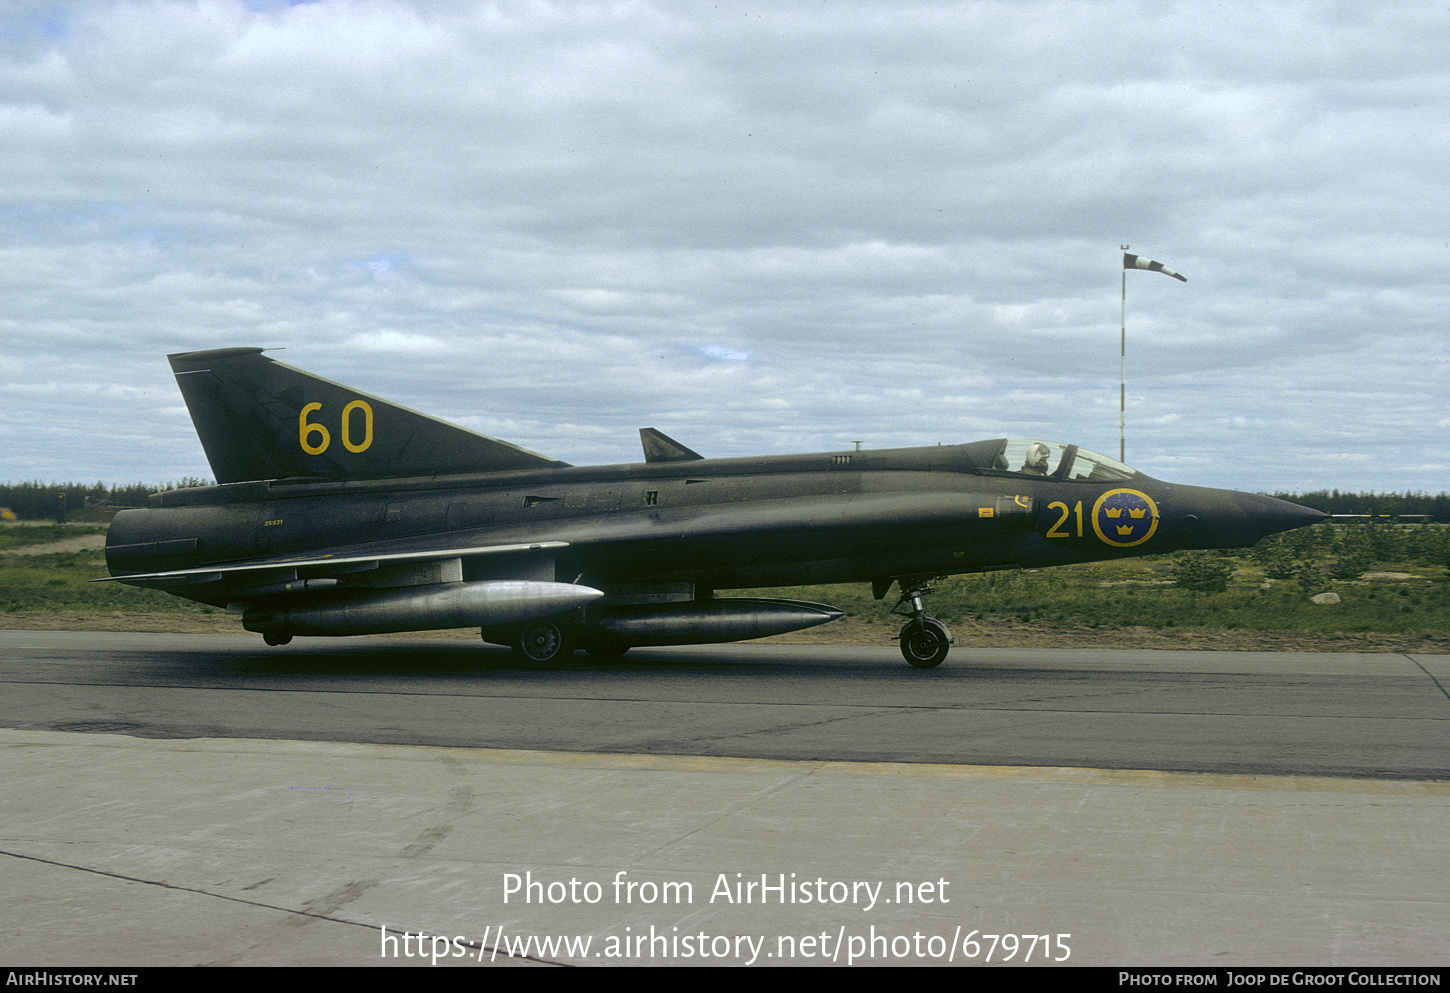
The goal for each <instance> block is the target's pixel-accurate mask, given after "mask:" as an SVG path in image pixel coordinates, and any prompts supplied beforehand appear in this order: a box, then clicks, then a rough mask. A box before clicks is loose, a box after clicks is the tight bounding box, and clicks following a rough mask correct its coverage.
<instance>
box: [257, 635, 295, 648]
mask: <svg viewBox="0 0 1450 993" xmlns="http://www.w3.org/2000/svg"><path fill="white" fill-rule="evenodd" d="M262 640H263V641H265V642H266V643H267V644H269V645H271V646H272V647H273V648H276V647H277V646H278V645H285V644H287V642H289V641H291V640H292V636H291V635H290V634H266V633H264V634H263V635H262Z"/></svg>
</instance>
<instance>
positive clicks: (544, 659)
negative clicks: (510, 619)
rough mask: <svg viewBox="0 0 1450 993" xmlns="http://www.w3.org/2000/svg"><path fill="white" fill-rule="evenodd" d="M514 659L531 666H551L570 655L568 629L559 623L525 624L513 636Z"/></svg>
mask: <svg viewBox="0 0 1450 993" xmlns="http://www.w3.org/2000/svg"><path fill="white" fill-rule="evenodd" d="M513 649H514V657H515V658H516V659H518V660H519V661H521V662H527V663H529V664H531V665H553V664H554V663H555V662H558V661H559V660H560V659H563V658H565V657H567V656H568V655H570V654H571V653H572V652H573V651H574V648H573V646H572V645H570V644H569V629H568V628H567V627H565V626H564V624H563V622H561V621H553V620H542V621H534V622H533V623H532V624H526V625H525V626H524V628H523V630H521V631H520V632H519V633H518V634H517V635H515V636H514V643H513Z"/></svg>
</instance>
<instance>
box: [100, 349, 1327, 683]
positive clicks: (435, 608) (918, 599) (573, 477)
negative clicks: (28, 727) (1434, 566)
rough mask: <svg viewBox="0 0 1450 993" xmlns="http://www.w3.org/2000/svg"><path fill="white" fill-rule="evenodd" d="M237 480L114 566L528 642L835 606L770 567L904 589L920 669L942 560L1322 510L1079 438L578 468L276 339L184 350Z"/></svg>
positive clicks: (1107, 553) (347, 617)
mask: <svg viewBox="0 0 1450 993" xmlns="http://www.w3.org/2000/svg"><path fill="white" fill-rule="evenodd" d="M170 361H171V368H172V370H173V371H174V372H175V374H176V380H177V383H178V385H179V386H180V388H181V393H182V396H183V397H184V398H185V400H186V405H187V409H188V410H189V411H190V413H191V418H192V421H193V423H194V424H195V425H196V430H197V433H198V435H199V436H200V438H201V443H202V447H203V448H204V449H205V451H206V456H207V459H208V460H209V462H210V463H211V467H212V471H213V473H214V474H215V476H216V480H217V485H214V486H206V487H197V488H192V489H179V490H169V491H166V492H163V493H158V494H154V495H153V496H152V497H151V503H152V506H151V507H150V508H148V509H144V510H129V511H123V512H121V513H119V514H117V515H116V517H115V520H114V521H113V523H112V524H111V528H110V532H109V534H108V536H107V539H106V562H107V565H108V567H109V569H110V572H111V578H112V579H115V580H119V581H121V582H124V583H130V584H132V585H135V586H143V587H150V588H154V589H161V590H165V591H166V592H168V593H173V594H175V595H177V596H181V597H186V598H187V599H191V600H196V601H200V602H202V603H208V604H214V605H216V606H219V607H227V608H230V609H231V610H233V611H234V612H237V613H240V614H241V618H242V625H243V627H245V628H246V629H247V630H249V631H256V632H260V633H261V635H262V637H263V638H264V639H265V641H266V642H267V644H269V645H284V644H286V643H287V642H289V641H290V640H291V639H292V637H293V636H294V635H352V634H376V633H384V632H396V631H420V630H428V629H434V628H454V627H477V628H479V629H480V632H481V634H482V636H483V639H484V640H485V641H488V642H493V643H496V644H502V645H511V646H513V649H514V652H515V653H516V654H517V655H518V656H519V657H520V658H522V659H524V660H526V661H528V662H531V663H538V664H545V663H550V662H553V661H555V660H558V659H560V658H561V657H563V656H564V655H566V654H567V653H570V652H572V651H574V650H575V649H576V648H579V647H582V648H584V649H586V650H588V651H589V652H591V653H595V654H602V655H618V654H621V653H623V652H625V651H627V650H628V649H629V648H630V647H631V646H637V645H684V644H703V643H709V642H722V641H738V640H743V639H747V638H759V637H763V636H765V635H771V634H780V633H783V632H787V631H795V630H800V629H803V628H807V627H811V626H813V625H817V624H824V623H826V622H827V621H830V620H834V619H835V618H837V617H840V616H841V612H840V611H838V610H836V609H835V608H833V607H829V606H826V605H823V604H818V603H810V602H806V601H799V600H780V599H766V598H739V597H717V596H716V595H715V591H716V590H728V589H739V588H742V587H752V586H798V585H809V584H814V583H843V582H863V583H865V582H869V583H870V584H871V586H872V591H873V592H874V594H875V596H876V598H877V599H878V600H880V599H883V598H884V597H885V596H886V594H887V593H888V591H889V590H890V589H891V588H892V587H893V586H895V587H896V588H897V590H898V595H899V599H898V601H897V604H896V609H895V610H894V611H893V613H901V614H903V615H904V616H906V617H907V618H908V620H907V622H906V625H905V627H903V628H902V630H901V635H900V641H901V652H902V655H903V656H904V657H905V659H906V661H907V662H909V663H910V664H911V665H913V666H916V667H918V668H931V667H933V666H936V665H938V664H940V663H941V661H942V660H943V659H945V658H946V655H947V651H948V648H949V646H950V645H951V643H952V636H951V634H950V632H949V631H948V630H947V628H946V625H944V624H942V623H941V621H939V620H937V619H935V618H933V617H930V616H928V615H927V612H926V606H925V602H924V601H925V598H926V596H927V595H928V594H929V593H930V592H931V586H930V582H931V580H932V579H933V578H935V577H939V576H944V575H950V574H956V573H971V572H984V571H989V570H996V569H1010V568H1016V567H1033V568H1036V567H1041V566H1051V565H1062V564H1066V563H1072V562H1088V561H1093V560H1098V559H1110V558H1120V557H1125V556H1133V555H1145V554H1151V553H1158V552H1168V551H1174V550H1176V549H1183V548H1231V547H1237V546H1242V545H1250V544H1253V543H1254V542H1255V541H1257V540H1258V539H1259V538H1262V537H1264V536H1265V535H1269V534H1274V533H1275V532H1278V531H1285V530H1288V529H1289V528H1295V527H1299V526H1301V525H1304V524H1311V523H1313V522H1314V521H1317V520H1320V519H1321V518H1323V517H1324V515H1323V514H1321V513H1320V512H1319V511H1316V510H1309V509H1307V508H1305V507H1300V506H1296V505H1295V504H1291V503H1286V502H1284V501H1282V500H1275V499H1271V498H1269V497H1264V496H1256V495H1253V494H1248V493H1237V492H1233V491H1230V490H1216V489H1206V488H1204V487H1198V486H1181V485H1176V484H1173V483H1165V482H1162V481H1161V480H1157V479H1153V478H1151V477H1149V476H1145V475H1143V474H1142V473H1140V472H1136V471H1134V470H1133V469H1130V468H1128V467H1127V466H1126V465H1123V464H1122V463H1120V462H1117V461H1115V460H1113V459H1111V458H1108V457H1107V456H1104V455H1099V454H1097V453H1095V452H1090V451H1088V450H1087V449H1085V448H1079V447H1078V446H1076V445H1062V444H1055V443H1050V442H1043V441H1037V440H1013V439H996V440H991V441H976V442H970V443H968V444H963V445H943V446H937V447H932V448H896V449H886V450H868V451H844V452H823V453H818V454H812V455H773V456H760V457H750V458H729V459H707V458H703V457H701V456H700V455H699V454H698V453H696V452H694V451H692V450H691V449H689V448H687V447H685V446H684V445H682V444H680V443H679V442H677V441H675V440H674V439H672V438H670V437H668V436H667V435H665V434H663V433H661V432H659V431H657V430H655V429H653V428H643V429H641V431H640V437H641V441H642V443H643V445H644V453H645V461H644V462H641V463H636V464H632V465H604V466H572V465H568V464H566V463H564V462H558V461H555V460H553V459H550V458H547V457H545V456H542V455H538V454H536V453H534V452H530V451H527V450H525V449H523V448H519V447H518V446H516V445H511V444H509V443H508V442H505V441H499V440H498V439H495V438H490V437H487V436H485V435H481V434H477V433H475V432H472V431H468V430H465V429H463V428H460V427H456V426H454V425H451V424H447V423H445V422H443V421H439V420H436V419H434V418H431V417H428V416H427V415H425V414H420V413H418V412H416V411H412V410H409V409H407V408H404V407H400V406H398V405H396V404H393V403H389V402H388V401H386V400H382V399H379V398H378V397H375V396H372V395H370V394H367V393H363V392H361V391H358V390H355V389H352V388H350V387H347V386H343V385H341V384H339V383H335V382H332V381H330V380H326V379H322V378H321V377H318V376H314V375H311V374H310V373H307V372H303V371H302V370H300V369H295V368H292V367H291V366H287V365H284V364H282V363H281V362H277V361H275V360H273V359H271V358H269V357H268V356H266V355H264V354H263V349H261V348H225V349H217V350H213V351H202V352H186V353H181V354H176V355H172V356H170Z"/></svg>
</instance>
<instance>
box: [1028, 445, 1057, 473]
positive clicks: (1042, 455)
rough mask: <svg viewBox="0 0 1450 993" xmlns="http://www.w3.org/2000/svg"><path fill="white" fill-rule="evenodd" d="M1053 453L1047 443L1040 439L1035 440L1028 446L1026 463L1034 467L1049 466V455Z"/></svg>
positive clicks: (1042, 467) (1043, 467)
mask: <svg viewBox="0 0 1450 993" xmlns="http://www.w3.org/2000/svg"><path fill="white" fill-rule="evenodd" d="M1050 453H1051V449H1049V448H1048V447H1047V446H1046V445H1044V444H1043V443H1042V442H1040V441H1034V442H1033V443H1032V444H1031V445H1028V446H1027V460H1026V462H1025V464H1026V465H1027V466H1030V467H1031V468H1033V469H1045V468H1047V456H1048V455H1049V454H1050Z"/></svg>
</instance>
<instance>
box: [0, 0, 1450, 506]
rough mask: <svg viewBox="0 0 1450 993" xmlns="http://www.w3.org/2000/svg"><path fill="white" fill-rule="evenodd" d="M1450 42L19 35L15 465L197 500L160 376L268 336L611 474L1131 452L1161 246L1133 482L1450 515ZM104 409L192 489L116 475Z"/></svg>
mask: <svg viewBox="0 0 1450 993" xmlns="http://www.w3.org/2000/svg"><path fill="white" fill-rule="evenodd" d="M1447 41H1450V27H1447V25H1446V24H1445V23H1444V21H1443V17H1441V16H1439V14H1438V13H1435V12H1433V11H1430V10H1429V9H1428V8H1421V7H1417V6H1414V5H1410V6H1389V7H1380V8H1376V7H1368V6H1366V7H1359V8H1356V7H1346V6H1344V5H1303V4H1297V3H1289V2H1284V3H1270V4H1259V3H1256V4H1248V3H1228V4H1224V5H1216V6H1212V7H1208V6H1204V5H1201V4H1190V3H1171V2H1166V3H1164V2H1155V3H1139V2H1128V0H1121V2H1111V3H1104V4H1091V5H1089V4H1080V5H1062V4H1056V3H1051V4H1050V3H1046V2H1043V3H1030V2H1029V3H1019V2H1011V3H1008V2H1001V3H995V2H984V3H974V4H960V3H955V2H942V3H929V2H921V3H904V4H893V5H891V6H890V7H889V8H886V7H883V6H882V5H879V4H869V3H861V4H833V5H831V13H830V16H828V17H823V16H821V12H820V10H818V9H816V7H815V6H814V5H777V6H774V7H766V8H759V7H753V6H752V7H748V8H747V7H745V6H742V5H740V4H736V3H723V4H719V5H696V6H690V5H683V6H682V5H675V4H669V3H663V2H648V0H640V2H634V3H624V4H579V3H565V2H547V0H518V2H508V0H505V2H499V3H487V4H485V3H477V4H437V3H431V2H424V0H417V2H412V3H409V2H404V0H353V2H332V0H322V2H318V3H312V4H304V5H298V6H289V5H286V4H281V3H252V4H241V3H232V2H224V0H197V2H157V3H148V4H133V3H126V2H111V0H86V2H80V3H77V4H75V5H73V6H72V7H71V8H68V9H64V10H62V9H59V8H54V7H52V6H50V5H45V4H36V5H34V6H30V7H27V6H26V5H24V4H19V5H12V6H11V7H10V8H7V10H6V12H5V13H0V148H3V151H0V183H3V189H4V190H5V191H6V195H5V197H4V198H3V199H0V215H3V217H4V219H5V227H4V229H3V230H4V236H3V238H0V291H3V292H4V293H5V299H6V311H5V313H4V314H3V315H0V330H3V331H4V332H5V333H4V335H3V336H0V388H4V389H6V390H7V391H8V392H9V395H11V396H24V397H25V398H26V399H25V404H24V405H22V407H16V406H15V405H13V404H12V405H10V407H9V408H8V409H5V410H0V431H3V432H4V434H5V437H6V438H7V449H8V452H7V458H6V461H5V462H4V466H5V468H4V470H3V471H5V472H7V473H9V474H11V475H12V477H13V478H27V477H28V476H30V475H31V472H30V470H28V469H27V468H25V467H26V465H27V464H28V463H27V461H26V460H27V459H31V460H33V462H34V464H35V465H36V466H37V467H39V466H41V465H51V464H56V463H59V464H62V465H71V466H73V467H74V468H73V470H72V471H73V474H74V475H75V476H76V477H77V478H86V479H90V478H95V477H98V476H99V477H105V478H114V479H118V480H124V481H131V480H133V479H137V478H158V479H160V478H174V477H176V476H180V475H209V473H208V472H207V470H206V467H205V465H204V463H202V462H201V461H200V459H201V452H200V447H199V446H198V445H197V444H196V443H195V441H194V440H192V439H190V438H189V437H188V435H189V425H188V422H187V421H186V419H185V418H184V417H183V418H177V417H176V415H175V410H174V409H172V410H165V411H163V410H160V409H158V407H157V403H158V401H157V400H156V399H155V398H164V399H161V400H160V401H159V402H160V403H162V404H167V405H171V406H172V407H174V402H175V392H174V386H173V385H172V383H171V381H170V376H169V372H168V371H167V368H166V365H165V360H164V355H165V353H167V352H170V351H181V350H186V349H194V348H207V347H222V346H227V345H238V344H260V345H269V346H286V347H287V349H288V351H287V352H286V353H285V361H288V362H289V363H291V364H294V365H301V366H303V367H305V368H312V369H315V370H316V371H317V372H318V373H320V374H322V375H325V376H327V377H329V378H332V379H338V380H342V381H345V382H355V383H356V384H357V385H358V386H359V387H360V388H363V389H366V390H369V391H370V392H374V393H384V394H385V395H389V396H396V397H397V399H398V400H399V401H400V402H404V403H407V404H408V405H409V406H413V407H416V408H419V409H425V410H429V411H430V412H435V413H438V414H439V415H440V416H452V417H455V418H458V419H460V420H463V421H465V422H466V423H469V424H470V426H475V427H478V428H479V429H480V430H486V431H488V432H489V433H491V434H496V435H499V436H502V437H506V438H509V439H510V440H513V441H516V442H518V443H520V444H523V445H526V446H527V447H530V448H534V449H537V450H540V451H547V452H549V453H550V454H553V455H556V456H558V457H560V458H564V459H567V460H568V461H571V462H577V463H587V462H591V461H623V460H626V459H633V458H637V457H638V453H637V451H636V447H637V439H635V437H634V436H633V431H634V429H635V428H636V427H638V426H640V425H641V424H644V423H649V422H651V421H653V420H658V421H660V422H661V426H662V427H664V428H665V429H667V430H669V431H670V433H672V434H676V435H677V436H681V437H684V438H686V439H687V443H689V444H690V445H691V446H692V447H695V448H697V449H698V450H700V451H709V452H711V453H712V454H719V455H729V454H743V453H745V452H747V451H752V450H761V451H780V450H790V449H796V450H800V449H807V448H839V447H843V444H842V439H847V440H849V439H850V438H865V439H870V440H869V441H868V442H867V443H868V445H877V444H879V445H897V444H912V443H935V442H937V441H941V440H965V439H968V438H971V437H999V436H1002V435H1020V434H1028V433H1039V434H1042V435H1043V436H1046V437H1050V438H1052V439H1056V440H1065V441H1077V442H1081V443H1083V444H1086V445H1088V446H1089V447H1092V448H1096V449H1098V450H1101V451H1105V452H1109V453H1110V454H1111V453H1115V452H1116V444H1115V435H1116V433H1117V432H1116V428H1117V376H1118V355H1117V337H1118V308H1119V300H1118V273H1119V270H1118V268H1117V266H1118V254H1117V245H1118V244H1119V243H1130V244H1132V245H1133V249H1132V250H1133V251H1135V252H1141V253H1142V254H1146V255H1148V256H1150V257H1152V258H1157V259H1160V260H1162V261H1164V262H1165V263H1167V264H1169V265H1171V266H1172V267H1174V268H1175V269H1178V270H1179V271H1181V272H1183V273H1184V274H1185V275H1187V276H1188V277H1189V279H1190V282H1189V283H1187V284H1179V283H1176V282H1175V281H1172V280H1166V279H1163V278H1162V277H1159V276H1155V275H1153V274H1148V273H1134V274H1130V275H1129V282H1130V284H1131V285H1129V286H1128V301H1127V303H1128V315H1127V321H1128V349H1129V351H1128V359H1127V363H1128V387H1129V405H1130V406H1129V411H1128V439H1129V443H1128V451H1129V461H1130V462H1133V461H1135V460H1140V461H1141V463H1142V464H1143V465H1144V466H1145V467H1147V466H1149V465H1162V466H1164V469H1163V472H1164V473H1165V474H1167V473H1168V472H1169V470H1170V469H1172V471H1177V472H1182V473H1186V474H1188V475H1187V477H1186V478H1185V480H1184V481H1185V482H1199V483H1210V484H1212V483H1222V484H1225V485H1234V486H1237V487H1241V488H1259V487H1261V486H1263V487H1269V486H1271V485H1272V486H1273V487H1278V488H1287V489H1308V488H1316V487H1338V488H1340V489H1398V490H1403V489H1423V490H1431V491H1438V490H1441V489H1445V488H1446V485H1445V482H1444V480H1443V474H1442V473H1441V472H1440V470H1438V469H1436V468H1434V466H1437V465H1439V464H1440V463H1442V462H1443V461H1444V459H1442V458H1440V457H1439V453H1440V452H1443V451H1445V450H1446V449H1447V447H1450V444H1447V442H1450V438H1447V437H1446V425H1447V424H1450V410H1447V400H1446V399H1445V393H1444V389H1443V382H1444V379H1445V376H1444V373H1445V369H1446V367H1447V362H1450V344H1447V340H1450V339H1447V338H1446V336H1445V334H1444V331H1443V327H1442V323H1443V315H1444V314H1445V313H1446V303H1447V302H1450V300H1447V297H1450V287H1447V280H1446V278H1445V275H1444V273H1445V272H1446V271H1447V268H1446V262H1447V261H1450V246H1447V243H1446V242H1445V240H1444V234H1443V232H1444V231H1445V229H1446V227H1447V224H1446V222H1447V220H1450V218H1447V216H1446V215H1447V207H1446V204H1447V203H1450V198H1447V196H1446V184H1447V180H1446V178H1445V174H1444V169H1443V162H1444V161H1445V160H1446V158H1447V157H1450V134H1447V132H1446V129H1445V128H1444V125H1443V122H1444V121H1445V119H1446V117H1447V110H1450V108H1447V105H1446V104H1447V99H1450V98H1447V96H1446V94H1447V93H1450V88H1447V86H1446V85H1445V84H1446V81H1447V79H1446V77H1447V74H1450V70H1447V69H1446V67H1445V66H1444V61H1443V52H1444V50H1445V48H1446V42H1447ZM747 359H748V361H746V360H747ZM389 360H391V361H389ZM101 383H109V384H112V385H116V386H123V387H127V388H131V389H135V390H137V391H139V392H140V394H141V395H143V396H145V397H151V398H153V399H152V400H151V401H150V405H146V404H140V405H138V406H134V407H131V406H128V403H127V401H126V400H125V398H124V397H123V396H121V395H119V394H107V403H108V404H110V405H111V406H116V407H123V406H125V407H127V410H126V411H125V416H126V417H127V419H128V420H130V421H135V422H137V423H138V424H140V425H142V426H148V425H149V430H151V431H152V432H153V433H154V434H155V435H156V436H157V437H158V438H164V439H165V440H166V443H167V446H169V447H166V446H162V447H166V451H165V454H162V455H159V456H158V451H156V450H152V449H148V448H147V447H146V446H139V447H138V446H133V445H127V446H116V445H105V444H95V443H94V433H93V432H88V431H87V430H86V429H85V425H86V424H87V422H88V418H89V417H91V416H92V415H90V414H88V412H87V411H86V407H85V405H86V404H87V403H91V402H94V394H93V393H89V392H87V388H86V387H83V386H82V385H79V384H101ZM42 384H50V386H49V387H46V388H44V389H41V388H39V386H40V385H42ZM51 387H53V389H52V388H51ZM139 403H140V402H139V401H138V404H139ZM666 422H668V424H666ZM36 424H42V425H46V426H47V430H49V431H51V433H50V434H48V435H46V436H44V437H42V436H41V435H38V434H36V433H35V427H34V426H35V425H36ZM580 425H587V426H589V427H587V428H582V427H580ZM1407 426H1410V427H1412V428H1413V430H1409V429H1407ZM57 437H62V438H63V439H71V440H61V441H57V440H56V438H57ZM1270 452H1272V453H1273V454H1272V455H1270V454H1269V453H1270ZM1324 453H1335V457H1333V458H1318V457H1317V456H1319V455H1322V454H1324ZM1351 456H1354V457H1351ZM188 459H189V461H186V460H188ZM152 460H155V461H152ZM153 466H154V468H153ZM36 471H39V469H38V468H37V469H36ZM61 474H62V475H64V474H66V473H64V472H62V473H61ZM1261 476H1262V479H1261ZM1170 478H1172V477H1170Z"/></svg>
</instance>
